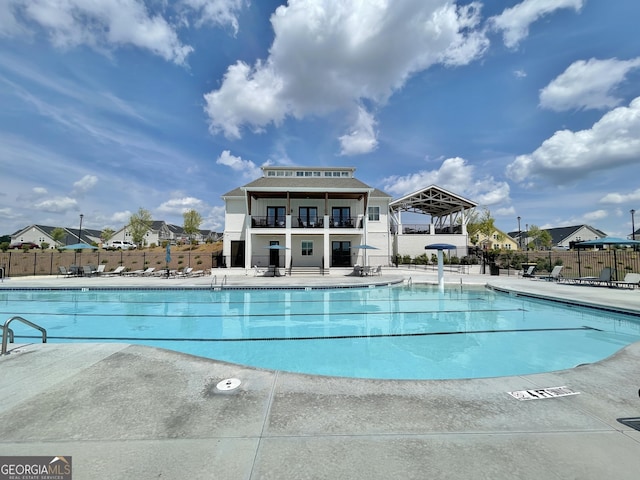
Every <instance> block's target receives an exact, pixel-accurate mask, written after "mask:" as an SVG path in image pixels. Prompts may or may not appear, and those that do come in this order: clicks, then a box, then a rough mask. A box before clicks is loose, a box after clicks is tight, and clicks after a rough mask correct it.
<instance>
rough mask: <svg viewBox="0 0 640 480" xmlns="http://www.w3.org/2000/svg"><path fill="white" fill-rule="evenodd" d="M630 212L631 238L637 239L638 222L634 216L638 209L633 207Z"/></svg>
mask: <svg viewBox="0 0 640 480" xmlns="http://www.w3.org/2000/svg"><path fill="white" fill-rule="evenodd" d="M629 212H630V213H631V238H632V239H633V240H635V239H636V223H635V221H634V218H633V216H634V215H635V214H636V211H635V210H634V209H633V208H632V209H631V210H630V211H629Z"/></svg>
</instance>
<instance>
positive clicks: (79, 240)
mask: <svg viewBox="0 0 640 480" xmlns="http://www.w3.org/2000/svg"><path fill="white" fill-rule="evenodd" d="M82 217H84V215H82V214H80V230H78V243H82Z"/></svg>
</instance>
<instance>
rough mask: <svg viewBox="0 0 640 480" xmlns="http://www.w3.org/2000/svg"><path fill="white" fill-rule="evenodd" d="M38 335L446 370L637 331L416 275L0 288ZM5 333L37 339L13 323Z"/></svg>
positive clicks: (554, 360) (506, 369)
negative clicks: (325, 283)
mask: <svg viewBox="0 0 640 480" xmlns="http://www.w3.org/2000/svg"><path fill="white" fill-rule="evenodd" d="M0 314H2V315H3V316H4V318H9V317H10V316H12V315H21V316H23V317H25V318H27V319H28V320H31V321H33V322H35V323H37V324H39V325H41V326H43V327H44V328H46V329H47V332H48V338H49V340H48V341H49V342H125V343H136V344H142V345H151V346H157V347H162V348H167V349H171V350H176V351H180V352H184V353H188V354H193V355H199V356H203V357H208V358H213V359H217V360H222V361H226V362H232V363H239V364H243V365H249V366H254V367H260V368H267V369H274V370H284V371H290V372H302V373H309V374H317V375H331V376H341V377H360V378H379V379H454V378H481V377H495V376H505V375H521V374H529V373H538V372H545V371H553V370H560V369H565V368H572V367H574V366H576V365H578V364H582V363H591V362H595V361H598V360H601V359H603V358H606V357H608V356H609V355H611V354H613V353H615V352H616V351H617V350H619V349H621V348H622V347H623V346H625V345H628V344H630V343H633V342H636V341H638V340H640V318H638V317H636V316H632V315H624V314H615V313H611V312H606V311H600V310H594V309H589V308H582V307H572V306H568V305H563V304H557V303H553V302H545V301H539V300H535V299H530V298H525V297H516V296H510V295H505V294H502V293H497V292H494V291H491V290H487V289H484V288H464V289H462V288H447V289H445V290H444V291H443V292H442V291H440V290H439V289H438V288H437V287H433V286H426V285H414V286H395V287H391V286H390V287H378V288H346V289H279V290H265V289H252V290H239V289H224V290H217V291H215V290H211V289H184V290H148V289H138V290H132V289H126V290H125V289H104V290H93V289H91V290H89V289H76V290H73V289H69V290H62V291H58V290H8V291H2V292H0ZM11 327H12V328H13V329H14V331H15V335H16V342H17V343H25V342H30V341H34V342H37V341H39V340H38V339H39V336H38V335H37V332H34V331H33V330H29V329H28V328H26V327H24V326H22V325H21V324H19V323H17V322H14V323H12V325H11Z"/></svg>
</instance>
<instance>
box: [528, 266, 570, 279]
mask: <svg viewBox="0 0 640 480" xmlns="http://www.w3.org/2000/svg"><path fill="white" fill-rule="evenodd" d="M562 268H563V266H562V265H556V266H555V267H553V270H551V273H550V274H549V275H537V276H535V277H534V278H537V279H538V280H547V281H549V282H554V281H558V280H560V279H561V278H562Z"/></svg>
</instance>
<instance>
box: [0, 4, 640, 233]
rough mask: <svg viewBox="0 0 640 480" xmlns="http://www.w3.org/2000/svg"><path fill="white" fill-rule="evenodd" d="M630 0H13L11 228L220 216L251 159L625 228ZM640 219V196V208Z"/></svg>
mask: <svg viewBox="0 0 640 480" xmlns="http://www.w3.org/2000/svg"><path fill="white" fill-rule="evenodd" d="M638 18H640V2H638V0H615V1H611V2H605V1H602V0H524V1H518V0H501V1H485V2H481V1H478V2H454V1H452V0H342V1H339V0H289V1H288V2H286V1H285V0H281V1H275V0H252V1H249V0H101V1H99V2H96V1H92V0H0V187H1V188H0V234H9V233H13V232H14V231H16V230H18V229H19V228H22V227H24V226H27V225H29V224H32V223H39V224H44V225H51V226H68V227H77V225H78V224H79V215H80V214H81V213H82V214H83V215H84V221H83V222H84V223H83V227H88V228H95V229H102V228H104V227H111V228H116V229H117V228H120V227H121V226H123V225H124V224H125V223H126V222H127V220H128V218H129V216H130V215H131V213H133V212H135V211H137V210H138V208H140V207H143V208H145V209H147V210H149V211H151V212H152V214H153V217H154V218H155V219H158V220H166V221H167V222H170V223H175V224H178V225H181V224H182V223H183V218H182V213H183V212H184V211H185V210H188V209H192V208H193V209H195V210H197V211H198V212H199V213H200V214H201V215H202V216H203V218H204V223H203V225H202V227H203V228H211V229H214V230H217V231H221V230H222V229H223V228H224V206H223V201H222V199H221V195H222V194H223V193H225V192H227V191H229V190H231V189H232V188H235V187H237V186H240V185H243V184H245V183H247V182H249V181H251V180H253V179H255V178H257V177H258V176H260V174H261V171H260V166H262V165H265V164H269V165H304V166H307V165H308V166H350V167H355V168H356V169H357V170H356V176H357V177H358V178H359V179H360V180H362V181H363V182H365V183H367V184H369V185H371V186H374V187H377V188H380V189H382V190H384V191H386V192H387V193H389V194H390V195H392V196H394V197H399V196H402V195H404V194H407V193H410V192H412V191H416V190H419V189H421V188H424V187H427V186H429V185H431V184H436V185H439V186H441V187H443V188H446V189H449V190H451V191H453V192H455V193H458V194H460V195H462V196H465V197H467V198H469V199H471V200H474V201H476V202H477V203H479V204H481V205H482V206H485V207H487V208H489V210H490V211H491V213H492V214H493V216H494V217H495V218H496V223H497V225H498V226H499V227H500V228H501V229H503V230H505V231H511V230H517V217H518V216H520V217H521V218H522V220H521V224H522V229H524V228H525V225H538V226H540V227H556V226H567V225H576V224H582V223H587V224H590V225H593V226H594V227H596V228H600V229H602V230H604V231H605V232H606V233H608V234H610V235H616V236H626V235H628V234H630V232H631V215H630V213H629V211H630V209H632V208H634V209H637V210H639V211H640V42H639V41H638V34H637V31H638V27H637V20H638ZM638 217H639V218H638V222H636V226H638V225H639V224H640V214H639V215H638Z"/></svg>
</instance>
